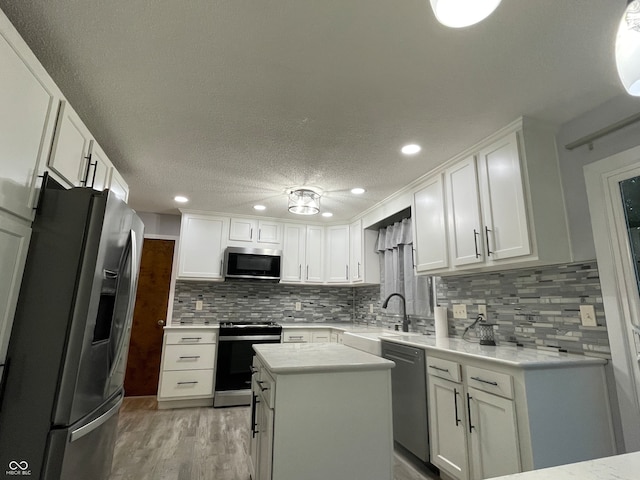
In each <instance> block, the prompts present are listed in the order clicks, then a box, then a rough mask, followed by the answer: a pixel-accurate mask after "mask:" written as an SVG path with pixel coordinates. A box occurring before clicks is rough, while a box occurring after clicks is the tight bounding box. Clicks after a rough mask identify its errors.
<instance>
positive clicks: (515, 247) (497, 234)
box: [478, 132, 557, 260]
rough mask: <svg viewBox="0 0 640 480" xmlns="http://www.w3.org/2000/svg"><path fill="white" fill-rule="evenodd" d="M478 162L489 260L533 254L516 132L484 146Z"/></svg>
mask: <svg viewBox="0 0 640 480" xmlns="http://www.w3.org/2000/svg"><path fill="white" fill-rule="evenodd" d="M478 162H479V167H480V168H479V170H480V190H481V192H482V206H483V208H482V211H483V215H482V217H483V221H484V239H485V242H486V254H487V260H501V259H505V258H511V257H519V256H523V255H529V254H530V253H531V245H530V243H529V228H528V222H527V210H526V206H525V196H524V188H523V186H522V173H521V171H520V155H519V153H518V137H517V135H516V133H515V132H513V133H510V134H509V135H507V136H506V137H504V138H501V139H500V140H498V141H497V142H495V143H492V144H491V145H489V146H488V147H486V148H483V149H482V150H481V151H480V154H479V155H478ZM552 173H553V172H552ZM556 173H557V172H556Z"/></svg>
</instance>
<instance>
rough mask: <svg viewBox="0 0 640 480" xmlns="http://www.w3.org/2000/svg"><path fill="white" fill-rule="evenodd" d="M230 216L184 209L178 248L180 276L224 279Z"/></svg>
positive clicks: (185, 277) (184, 277)
mask: <svg viewBox="0 0 640 480" xmlns="http://www.w3.org/2000/svg"><path fill="white" fill-rule="evenodd" d="M228 232H229V219H228V218H225V217H212V216H209V215H200V214H195V213H183V214H182V221H181V224H180V245H179V248H178V255H179V257H178V277H179V278H183V279H201V280H222V278H223V277H222V274H223V272H222V262H223V254H224V249H225V247H226V240H227V236H228Z"/></svg>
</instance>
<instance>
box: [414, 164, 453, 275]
mask: <svg viewBox="0 0 640 480" xmlns="http://www.w3.org/2000/svg"><path fill="white" fill-rule="evenodd" d="M413 201H414V203H413V207H414V208H413V211H414V212H415V214H414V219H413V245H414V248H415V257H414V263H415V267H416V271H418V272H428V271H430V270H437V269H442V268H446V267H447V266H448V265H449V262H448V257H447V231H446V227H445V205H444V188H443V183H442V175H436V176H434V177H433V178H431V179H429V180H428V181H427V183H426V184H425V185H424V186H423V187H422V189H420V190H419V191H418V192H416V193H415V194H414V196H413Z"/></svg>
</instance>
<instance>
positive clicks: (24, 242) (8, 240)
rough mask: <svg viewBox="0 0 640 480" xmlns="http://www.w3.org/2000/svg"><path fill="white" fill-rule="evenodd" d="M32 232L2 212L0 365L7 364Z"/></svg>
mask: <svg viewBox="0 0 640 480" xmlns="http://www.w3.org/2000/svg"><path fill="white" fill-rule="evenodd" d="M30 238H31V228H30V227H28V226H27V225H25V224H24V223H22V222H20V221H18V220H14V219H12V218H11V217H9V216H8V215H6V214H4V213H2V212H0V272H2V275H0V363H4V359H5V356H6V353H7V345H8V343H9V335H10V333H11V326H12V324H13V315H14V313H15V309H16V303H17V302H18V293H19V292H20V282H21V281H22V272H23V271H24V264H25V260H26V258H27V250H28V248H27V247H28V246H29V239H30Z"/></svg>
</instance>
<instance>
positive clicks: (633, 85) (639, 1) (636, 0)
mask: <svg viewBox="0 0 640 480" xmlns="http://www.w3.org/2000/svg"><path fill="white" fill-rule="evenodd" d="M616 65H617V66H618V75H619V76H620V80H621V81H622V84H623V85H624V88H625V89H626V90H627V92H629V94H630V95H633V96H635V97H639V96H640V0H631V1H629V2H628V5H627V8H626V10H625V11H624V14H622V19H621V20H620V25H619V27H618V35H617V37H616Z"/></svg>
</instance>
